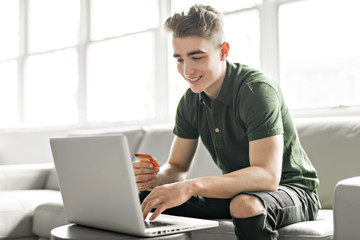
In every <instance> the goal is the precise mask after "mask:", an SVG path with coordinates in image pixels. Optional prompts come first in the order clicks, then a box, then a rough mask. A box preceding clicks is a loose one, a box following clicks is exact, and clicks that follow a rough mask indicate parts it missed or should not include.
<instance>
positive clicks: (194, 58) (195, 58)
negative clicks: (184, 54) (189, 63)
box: [192, 57, 203, 60]
mask: <svg viewBox="0 0 360 240" xmlns="http://www.w3.org/2000/svg"><path fill="white" fill-rule="evenodd" d="M202 58H203V57H193V58H192V59H193V60H200V59H202Z"/></svg>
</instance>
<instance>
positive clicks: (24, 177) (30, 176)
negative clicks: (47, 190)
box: [0, 163, 53, 191]
mask: <svg viewBox="0 0 360 240" xmlns="http://www.w3.org/2000/svg"><path fill="white" fill-rule="evenodd" d="M52 169H53V165H52V164H51V163H39V164H14V165H1V166H0V191H4V190H27V189H43V188H44V187H45V184H46V179H47V177H48V175H49V172H50V171H51V170H52Z"/></svg>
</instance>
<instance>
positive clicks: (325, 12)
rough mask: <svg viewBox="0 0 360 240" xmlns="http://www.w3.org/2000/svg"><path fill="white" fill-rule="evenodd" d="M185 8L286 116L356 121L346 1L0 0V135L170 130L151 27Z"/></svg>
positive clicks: (351, 5) (359, 18)
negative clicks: (269, 86) (259, 80)
mask: <svg viewBox="0 0 360 240" xmlns="http://www.w3.org/2000/svg"><path fill="white" fill-rule="evenodd" d="M195 3H196V4H205V5H211V6H213V7H215V8H216V9H218V10H219V11H222V12H223V13H224V21H225V29H224V31H225V38H226V41H228V42H229V43H230V53H229V58H228V59H229V61H230V62H240V63H243V64H246V65H249V66H251V67H254V68H259V69H261V70H263V71H264V72H265V73H267V74H269V75H270V77H272V78H274V79H275V80H277V81H279V83H280V85H281V87H282V90H283V93H284V96H285V99H286V101H287V103H288V105H289V107H290V110H291V111H292V112H293V113H296V114H295V115H296V116H304V114H306V113H307V112H309V113H310V114H311V116H319V115H320V114H323V113H324V111H326V113H329V115H336V114H337V115H339V111H338V110H337V109H342V110H343V111H341V114H344V112H346V113H347V114H348V115H349V114H350V115H351V114H352V115H359V109H360V70H359V69H360V45H359V44H358V43H359V42H360V31H358V26H357V25H358V23H359V22H360V15H359V14H358V13H357V10H358V9H359V8H360V2H359V1H358V0H241V1H239V0H222V1H218V0H198V1H196V0H181V1H180V0H171V1H163V0H131V1H119V0H89V1H86V0H85V1H84V0H27V1H26V0H1V1H0V33H1V38H0V130H1V129H5V128H22V127H44V126H50V127H53V126H66V127H69V126H76V127H79V126H80V127H83V126H86V127H92V126H110V125H115V124H123V123H126V124H128V123H131V124H144V123H145V124H147V123H154V122H167V121H169V119H171V120H173V119H174V116H175V110H176V107H177V104H178V101H179V100H180V98H181V96H182V95H183V93H184V92H185V91H186V89H187V88H188V85H187V83H186V82H185V81H184V80H183V79H182V77H181V76H180V75H179V74H178V73H177V70H176V61H175V60H174V59H173V57H172V46H171V39H170V38H168V36H167V35H166V34H164V33H163V23H164V21H165V20H166V19H167V17H168V16H170V15H171V14H172V13H173V12H175V11H176V12H179V11H182V10H187V8H188V7H190V6H191V5H193V4H195ZM309 109H312V110H311V111H309ZM344 109H345V110H344ZM304 110H306V111H307V112H306V111H304ZM320 110H321V111H320Z"/></svg>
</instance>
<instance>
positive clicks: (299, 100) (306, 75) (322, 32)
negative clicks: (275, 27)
mask: <svg viewBox="0 0 360 240" xmlns="http://www.w3.org/2000/svg"><path fill="white" fill-rule="evenodd" d="M359 9H360V2H359V1H358V0H313V1H299V2H294V3H288V4H283V5H280V7H279V46H280V73H281V79H280V80H281V85H282V89H283V92H284V95H285V97H286V99H287V102H288V105H289V106H290V108H292V109H304V108H316V107H336V106H349V105H360V44H359V43H360V31H359V30H358V29H359V22H360V15H359V13H358V11H359Z"/></svg>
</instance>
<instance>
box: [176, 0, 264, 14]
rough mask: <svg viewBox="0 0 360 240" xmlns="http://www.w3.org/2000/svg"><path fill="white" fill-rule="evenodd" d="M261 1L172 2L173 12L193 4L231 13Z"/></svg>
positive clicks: (210, 0)
mask: <svg viewBox="0 0 360 240" xmlns="http://www.w3.org/2000/svg"><path fill="white" fill-rule="evenodd" d="M262 1H263V0H241V1H239V0H221V1H219V0H181V1H179V0H172V2H171V4H172V5H171V6H172V10H173V11H174V12H179V11H182V10H185V11H186V10H187V9H188V8H189V7H191V6H192V5H194V4H203V5H210V6H212V7H214V8H215V9H216V10H218V11H221V12H231V11H234V10H238V9H243V8H250V7H254V6H256V5H259V4H261V3H262Z"/></svg>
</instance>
